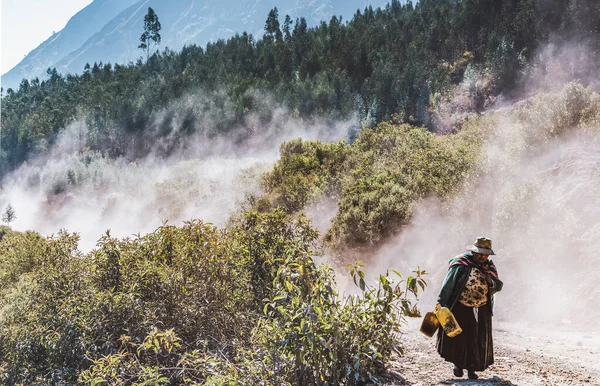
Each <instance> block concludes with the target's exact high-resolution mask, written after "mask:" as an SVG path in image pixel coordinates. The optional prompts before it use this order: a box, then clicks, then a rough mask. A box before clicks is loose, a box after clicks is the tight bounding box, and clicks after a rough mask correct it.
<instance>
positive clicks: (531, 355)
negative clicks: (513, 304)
mask: <svg viewBox="0 0 600 386" xmlns="http://www.w3.org/2000/svg"><path fill="white" fill-rule="evenodd" d="M419 325H420V320H411V321H409V324H408V325H407V326H406V328H405V331H406V333H405V335H404V337H403V343H404V347H405V350H406V353H405V355H404V357H401V358H398V359H397V360H396V361H395V362H394V363H393V364H392V366H391V367H392V371H393V372H394V373H396V374H398V375H400V376H401V377H402V378H403V379H404V385H413V386H437V385H456V386H475V385H477V386H513V385H521V386H522V385H525V386H528V385H544V386H560V385H600V332H598V331H595V332H590V331H580V332H573V331H572V330H573V329H570V328H569V326H561V327H562V328H561V329H559V331H553V332H547V331H540V330H539V328H533V327H532V326H528V325H516V324H512V325H511V324H508V323H496V325H495V326H494V345H495V347H494V353H495V364H494V365H493V366H492V367H491V368H490V369H488V370H486V371H485V372H482V373H479V377H480V378H479V379H478V380H469V379H467V378H466V372H465V376H464V377H463V378H462V379H461V378H456V377H455V376H454V375H453V374H452V364H451V363H448V362H445V361H444V360H443V359H442V358H440V357H439V356H438V354H437V352H436V350H435V338H427V337H426V336H425V335H423V334H421V333H420V332H419V331H418V329H419Z"/></svg>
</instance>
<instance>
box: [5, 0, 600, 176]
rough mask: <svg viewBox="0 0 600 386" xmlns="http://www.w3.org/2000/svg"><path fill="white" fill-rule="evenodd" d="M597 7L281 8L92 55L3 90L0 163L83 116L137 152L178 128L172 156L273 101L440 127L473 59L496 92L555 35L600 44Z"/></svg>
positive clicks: (557, 2)
mask: <svg viewBox="0 0 600 386" xmlns="http://www.w3.org/2000/svg"><path fill="white" fill-rule="evenodd" d="M599 12H600V11H598V8H597V7H596V5H595V3H594V2H593V1H591V0H571V1H562V0H549V1H547V0H545V1H542V0H510V1H496V0H422V1H419V2H418V3H416V4H415V5H413V3H412V2H410V1H409V2H407V3H405V4H402V3H401V2H400V1H398V0H393V1H392V2H391V3H390V4H389V5H388V6H387V7H386V8H385V9H373V8H371V7H369V8H366V9H365V10H364V11H357V13H356V14H355V15H354V17H353V18H352V20H350V21H348V22H346V21H343V20H340V19H339V18H337V17H335V16H334V17H332V18H331V20H330V21H329V22H323V23H321V24H320V25H319V26H316V27H314V28H308V26H307V24H306V20H304V19H303V18H300V19H297V20H295V21H293V20H291V19H290V18H289V16H285V17H281V19H283V21H280V17H279V15H278V12H277V10H276V9H274V10H272V11H271V12H270V14H269V15H268V18H267V21H266V23H265V35H264V36H263V37H262V39H258V40H257V39H255V38H254V37H253V36H252V35H249V34H247V33H242V34H239V35H236V36H234V37H232V38H230V39H228V40H219V41H217V42H215V43H211V44H208V45H207V46H206V48H202V47H198V46H194V45H192V46H187V47H185V48H184V49H183V50H182V51H181V52H178V53H177V52H173V51H171V50H168V49H165V50H164V51H163V52H160V53H158V52H157V53H156V54H154V55H153V56H152V57H151V58H150V59H149V60H148V61H147V62H146V63H143V62H142V61H141V60H140V61H138V62H137V63H129V64H126V65H121V64H114V65H113V64H110V63H108V64H103V63H94V64H93V65H86V67H85V69H84V72H83V74H81V75H71V74H69V75H66V76H63V75H61V74H58V73H57V72H56V70H55V69H49V70H48V79H47V80H43V81H40V80H39V79H32V80H23V81H22V82H21V84H20V86H19V89H18V90H11V89H9V90H4V91H3V100H2V107H3V109H2V136H3V138H2V145H1V146H2V149H0V173H2V174H3V173H6V172H7V171H8V170H11V169H14V168H15V167H17V166H18V165H19V164H21V163H22V162H24V161H25V160H27V159H28V158H30V157H31V155H32V154H36V153H39V152H44V151H46V150H47V149H48V148H49V147H50V146H52V144H53V143H54V142H55V141H56V139H57V134H58V133H59V132H60V131H61V129H63V128H64V127H65V126H66V125H68V124H69V123H72V122H73V121H75V120H76V119H77V118H78V117H85V123H86V125H87V127H88V128H89V135H88V137H87V138H85V145H87V146H89V147H91V148H93V149H99V150H103V151H108V152H109V153H110V154H114V155H123V154H131V155H132V156H134V157H137V156H143V155H144V154H146V153H147V152H149V151H150V149H151V148H152V147H153V144H155V143H156V140H157V139H158V138H161V139H164V138H168V143H167V144H166V145H163V148H162V150H163V151H164V152H165V153H169V152H170V151H172V149H173V148H176V147H179V146H181V145H184V144H185V142H186V139H187V138H188V137H189V136H190V135H194V134H202V135H217V134H220V133H226V132H228V131H230V130H232V129H234V128H236V127H240V126H241V125H243V123H244V120H245V119H246V118H247V117H248V116H250V115H258V117H259V118H260V120H261V121H262V122H265V121H268V120H269V119H270V117H271V114H272V110H273V103H272V101H277V103H278V104H279V105H281V106H283V107H286V108H288V109H289V111H291V112H292V113H293V114H294V115H296V116H298V117H303V118H306V117H310V116H313V115H321V116H325V117H328V118H331V119H339V118H345V117H348V116H350V115H353V114H358V116H359V118H360V120H361V121H362V122H363V123H368V124H375V123H377V122H380V121H383V120H386V119H389V118H390V117H391V115H392V114H394V113H397V114H398V115H399V117H400V119H401V120H402V121H403V122H407V123H412V124H418V125H430V124H431V116H430V107H431V104H432V102H431V101H432V100H434V99H435V97H436V95H440V94H443V93H444V92H445V91H446V90H447V89H448V87H449V86H451V85H452V84H453V83H456V82H459V81H460V80H461V78H462V76H463V73H464V71H465V69H466V68H467V66H468V65H469V64H470V63H472V64H473V65H480V66H482V67H484V68H487V69H488V70H489V72H490V73H491V74H492V75H493V76H492V77H493V88H494V89H493V90H491V92H499V91H500V90H502V89H503V88H507V87H511V86H512V85H513V83H514V82H515V80H516V79H518V76H517V75H518V73H519V71H520V70H521V69H522V68H523V67H524V66H525V65H526V63H527V62H528V61H529V60H530V59H531V58H532V56H533V54H534V52H535V50H536V48H537V47H538V46H539V45H540V43H542V42H544V41H547V40H548V38H549V37H550V36H551V35H552V31H557V29H558V30H560V31H562V32H560V36H562V37H563V38H564V39H567V38H572V37H577V36H580V35H581V34H583V36H585V37H587V38H589V39H588V40H590V41H591V42H592V44H595V45H596V46H597V45H598V44H599V43H598V41H600V39H595V37H597V34H598V28H599V27H598V25H600V23H598V22H599V21H600V17H599V15H598V14H599ZM159 16H160V15H159ZM191 95H203V96H204V97H203V98H202V99H201V100H196V99H194V98H191V97H190V96H191ZM267 96H268V98H267ZM186 101H187V102H186ZM0 175H1V174H0Z"/></svg>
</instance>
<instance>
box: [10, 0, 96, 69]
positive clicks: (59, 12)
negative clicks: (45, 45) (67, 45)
mask: <svg viewBox="0 0 600 386" xmlns="http://www.w3.org/2000/svg"><path fill="white" fill-rule="evenodd" d="M91 2H92V0H0V26H1V27H0V57H1V62H0V74H5V73H6V72H8V71H9V70H10V69H11V68H13V67H14V66H16V65H17V64H18V63H19V62H20V61H21V60H22V59H23V58H24V57H25V55H27V54H28V53H29V52H30V51H31V50H33V49H34V48H36V47H37V46H39V45H40V44H41V43H42V42H43V41H44V40H46V39H48V38H49V37H50V36H52V32H53V31H54V32H58V31H60V30H61V29H63V28H64V26H65V25H66V24H67V22H68V21H69V19H70V18H71V17H72V16H73V15H75V14H76V13H77V12H79V11H80V10H82V9H83V8H85V7H86V6H87V5H88V4H90V3H91Z"/></svg>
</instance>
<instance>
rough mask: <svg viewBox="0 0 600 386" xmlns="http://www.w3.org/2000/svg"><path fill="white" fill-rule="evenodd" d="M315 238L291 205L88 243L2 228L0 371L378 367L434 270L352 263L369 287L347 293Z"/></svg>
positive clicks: (288, 376) (6, 375)
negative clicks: (367, 277) (407, 271)
mask: <svg viewBox="0 0 600 386" xmlns="http://www.w3.org/2000/svg"><path fill="white" fill-rule="evenodd" d="M317 238H318V234H317V232H316V231H315V230H313V229H312V228H311V227H310V221H309V220H308V219H306V218H304V217H302V216H290V215H287V214H286V213H285V212H283V211H282V210H275V211H272V212H268V213H257V212H247V213H245V214H244V215H243V216H242V217H241V218H240V219H239V221H237V222H236V223H234V224H232V225H231V226H230V227H229V228H227V229H222V230H219V229H216V228H215V227H214V226H212V225H210V224H204V223H202V222H201V221H191V222H188V223H186V224H184V225H183V226H181V227H175V226H166V225H165V226H162V227H160V228H159V229H157V230H156V231H155V232H153V233H151V234H148V235H146V236H141V237H140V236H137V237H132V238H126V239H123V240H117V239H115V238H113V237H111V236H110V234H109V233H107V234H105V235H104V236H103V237H102V238H101V239H100V240H99V241H98V244H97V248H96V249H95V250H93V251H92V252H90V253H88V254H82V253H81V252H79V251H78V249H77V242H78V236H77V235H76V234H69V233H66V232H61V233H59V234H58V235H57V236H56V237H51V238H48V239H45V238H42V237H41V236H40V235H38V234H36V233H33V232H25V233H20V232H11V233H9V234H7V235H6V236H5V237H4V238H3V239H2V241H1V242H0V267H2V270H1V271H0V274H1V275H2V279H3V286H2V288H1V289H0V304H1V308H0V336H1V338H2V339H0V376H1V377H2V378H1V379H2V382H3V383H5V384H18V383H22V384H32V385H36V384H39V385H42V384H65V385H66V384H75V383H83V384H94V385H116V384H132V385H133V384H138V385H160V384H215V385H216V384H256V383H257V382H261V381H264V380H270V381H269V382H270V383H271V384H290V383H297V382H299V381H302V382H308V383H313V384H316V383H321V382H322V380H323V379H327V380H329V381H330V382H334V381H335V380H337V381H342V380H343V381H344V382H346V383H348V384H354V383H355V382H356V381H357V380H361V379H362V380H367V379H375V377H376V376H377V375H378V374H380V373H381V372H382V371H384V368H385V363H386V361H387V360H389V358H390V355H391V353H392V351H393V349H394V348H395V345H397V344H399V337H398V336H397V332H398V329H399V328H400V321H401V319H402V317H403V315H406V314H409V313H411V312H414V310H413V309H412V308H411V306H410V300H409V297H408V294H415V295H416V293H417V283H420V284H421V285H422V286H423V287H424V282H423V281H422V279H421V277H420V276H421V274H422V272H418V273H417V276H416V278H414V279H413V278H409V279H408V280H407V282H406V283H404V285H405V287H404V288H403V289H400V287H399V283H397V284H393V283H392V281H391V279H390V278H389V277H388V276H382V277H380V278H379V284H378V285H379V288H378V289H372V288H370V287H368V286H367V284H366V283H365V281H364V274H363V273H362V272H360V271H358V270H354V271H353V274H354V276H356V277H357V278H359V280H358V279H357V280H358V281H357V283H358V284H359V286H360V288H361V290H362V291H361V293H362V295H361V296H349V295H338V294H336V293H335V280H334V277H333V271H332V270H331V268H329V267H327V266H326V265H317V264H316V263H315V262H314V260H313V257H314V256H316V255H318V254H319V251H318V249H317V248H316V241H317ZM315 315H316V318H317V319H316V320H314V318H315ZM298 328H299V330H298ZM284 341H285V342H286V343H285V344H282V342H284ZM327 363H328V364H331V365H332V366H333V367H332V368H331V369H328V367H329V365H327V366H324V364H327ZM336 366H337V367H336ZM348 377H350V378H352V379H353V380H352V379H350V378H348ZM305 384H306V383H305Z"/></svg>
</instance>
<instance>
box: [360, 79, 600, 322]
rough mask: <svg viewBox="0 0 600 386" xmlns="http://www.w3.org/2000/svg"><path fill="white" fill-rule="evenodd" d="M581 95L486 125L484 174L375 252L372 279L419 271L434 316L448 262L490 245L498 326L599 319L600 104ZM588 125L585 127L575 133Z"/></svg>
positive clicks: (566, 95)
mask: <svg viewBox="0 0 600 386" xmlns="http://www.w3.org/2000/svg"><path fill="white" fill-rule="evenodd" d="M582 90H583V88H582V87H581V86H579V85H573V84H571V85H568V86H567V87H566V88H565V89H564V90H563V91H562V92H561V93H560V94H548V95H545V96H543V97H541V98H540V97H537V98H538V99H535V98H534V99H533V100H529V101H527V102H524V103H523V102H522V103H520V104H519V106H518V107H517V106H512V107H511V108H508V109H501V110H498V111H496V112H493V113H490V114H488V115H489V116H488V117H486V118H483V119H482V120H481V121H480V124H485V123H486V122H487V123H488V124H490V123H491V129H490V130H489V131H488V134H487V136H486V138H485V140H484V143H483V149H482V155H483V158H482V160H481V161H480V166H479V169H478V170H477V172H476V173H474V174H473V175H471V176H470V177H469V178H468V180H467V181H466V182H465V184H464V186H463V187H462V191H461V192H460V194H458V195H457V196H456V197H454V198H453V199H450V200H447V201H441V200H439V199H435V198H431V199H428V200H425V201H423V202H421V203H420V204H419V206H418V209H417V211H416V214H415V216H414V219H413V220H412V222H411V224H410V225H409V226H408V227H407V228H406V229H405V230H404V231H403V232H402V233H401V234H400V235H398V236H397V237H396V238H395V239H394V240H391V241H390V242H389V243H388V244H387V245H385V246H384V247H383V248H381V249H380V250H379V251H378V252H377V254H376V257H375V258H374V259H373V261H374V262H376V263H375V264H373V265H372V267H371V270H372V272H373V274H375V273H376V272H380V271H382V270H384V269H388V268H396V269H399V270H401V271H402V272H409V271H410V269H414V268H416V267H417V266H418V265H420V266H421V268H424V269H426V270H428V271H429V272H430V273H431V275H430V276H429V288H428V290H427V291H426V292H425V294H424V301H423V307H424V308H425V309H428V308H433V305H434V304H435V301H436V297H437V294H438V291H439V288H440V285H441V282H442V280H443V277H444V274H445V273H446V270H447V267H448V266H447V262H448V259H449V258H450V257H453V256H455V255H457V254H459V253H461V252H463V251H465V250H466V246H467V245H468V244H472V243H473V242H474V241H475V238H476V237H477V236H487V237H490V238H491V239H492V240H493V248H494V251H495V252H496V253H497V255H498V256H496V257H495V258H494V261H495V263H496V265H497V267H498V270H499V274H500V277H501V279H502V280H503V281H504V283H505V287H504V290H503V292H501V293H500V294H498V296H497V303H496V305H497V306H496V308H497V310H496V314H497V317H498V318H500V319H501V320H502V319H504V320H511V321H529V322H538V323H546V324H554V325H560V324H561V323H563V324H567V323H577V322H579V323H581V324H582V325H585V323H587V322H588V321H587V318H586V319H584V318H583V315H587V317H590V315H591V314H598V313H599V312H598V310H597V307H596V306H595V305H596V303H597V300H598V299H600V289H599V288H598V286H597V284H596V282H597V279H598V277H600V257H598V256H599V255H598V253H597V251H596V245H595V244H597V243H598V240H599V239H600V201H598V197H600V156H599V154H600V130H598V123H599V122H598V117H599V116H600V111H598V107H599V106H600V105H599V104H598V100H599V98H600V96H598V95H597V94H591V97H590V98H589V99H587V100H586V98H585V97H582V95H589V94H586V93H585V92H583V93H582V92H581V91H582ZM586 106H589V109H587V110H586V108H587V107H586ZM586 114H587V115H588V116H587V117H586V116H585V115H586ZM582 118H583V119H584V120H587V122H588V124H587V125H586V126H585V127H579V128H578V127H574V126H576V124H575V122H578V121H579V120H580V119H582ZM571 121H572V122H571ZM563 128H568V130H566V131H564V132H561V131H560V130H561V129H563Z"/></svg>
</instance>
